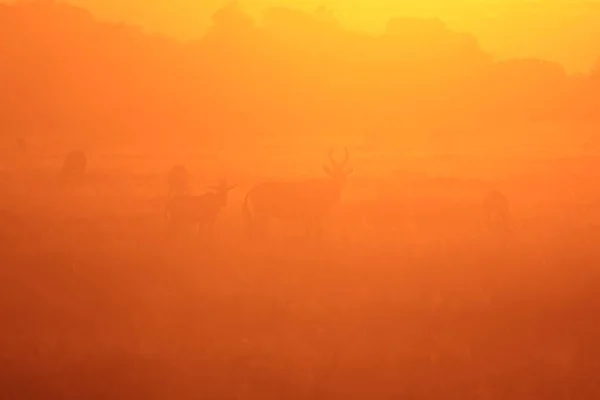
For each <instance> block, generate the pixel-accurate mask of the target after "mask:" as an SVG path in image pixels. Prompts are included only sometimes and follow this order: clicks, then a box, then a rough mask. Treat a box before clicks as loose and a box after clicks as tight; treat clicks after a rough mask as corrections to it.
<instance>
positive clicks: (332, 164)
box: [323, 148, 354, 185]
mask: <svg viewBox="0 0 600 400" xmlns="http://www.w3.org/2000/svg"><path fill="white" fill-rule="evenodd" d="M328 157H329V165H326V164H323V171H325V173H326V174H327V175H329V176H330V177H331V178H332V179H333V180H334V182H336V183H338V184H340V185H344V184H345V183H346V178H348V176H349V175H350V174H351V173H352V172H354V169H353V168H352V167H348V166H347V164H348V161H349V160H350V153H349V152H348V149H347V148H344V159H343V160H342V161H340V162H338V161H336V160H335V159H334V158H333V149H329V154H328Z"/></svg>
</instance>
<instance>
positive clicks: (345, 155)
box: [340, 147, 350, 165]
mask: <svg viewBox="0 0 600 400" xmlns="http://www.w3.org/2000/svg"><path fill="white" fill-rule="evenodd" d="M349 160H350V152H349V151H348V148H347V147H344V160H343V161H342V162H341V163H340V165H345V164H346V163H347V162H348V161H349Z"/></svg>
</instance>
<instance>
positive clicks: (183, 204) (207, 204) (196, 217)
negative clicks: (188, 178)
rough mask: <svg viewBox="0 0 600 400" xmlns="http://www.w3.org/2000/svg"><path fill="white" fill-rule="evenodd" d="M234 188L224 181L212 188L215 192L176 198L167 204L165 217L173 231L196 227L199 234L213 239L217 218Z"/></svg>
mask: <svg viewBox="0 0 600 400" xmlns="http://www.w3.org/2000/svg"><path fill="white" fill-rule="evenodd" d="M233 188H235V186H231V185H229V184H228V183H227V180H225V179H222V180H221V181H220V182H219V184H218V185H214V186H210V189H212V190H213V192H207V193H204V194H202V195H199V196H191V195H181V196H174V197H172V198H171V199H170V200H169V202H168V204H167V207H166V210H165V217H166V219H167V220H168V221H169V222H170V224H171V228H172V229H176V228H178V227H182V226H186V225H188V226H189V225H194V226H195V227H196V228H197V231H198V233H202V232H205V233H206V234H208V235H209V236H210V237H212V236H213V233H214V226H215V223H216V221H217V218H218V216H219V214H220V213H221V210H222V209H223V208H224V207H226V206H227V195H228V193H229V191H230V190H232V189H233Z"/></svg>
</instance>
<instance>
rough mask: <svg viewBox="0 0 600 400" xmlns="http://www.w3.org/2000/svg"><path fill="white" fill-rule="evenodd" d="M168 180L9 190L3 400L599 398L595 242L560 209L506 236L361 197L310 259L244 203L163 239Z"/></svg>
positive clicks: (451, 217) (290, 230) (463, 212)
mask: <svg viewBox="0 0 600 400" xmlns="http://www.w3.org/2000/svg"><path fill="white" fill-rule="evenodd" d="M161 179H162V177H161V176H146V177H140V176H136V177H132V178H131V179H128V180H126V182H125V181H124V178H122V177H121V178H119V179H116V178H115V179H105V180H102V179H98V180H97V181H96V182H95V184H94V185H92V186H90V187H87V188H81V189H77V190H66V189H56V188H52V185H51V184H50V183H48V185H47V186H44V185H41V184H40V183H39V182H37V183H34V182H33V181H31V182H29V181H27V180H7V182H9V183H8V184H6V185H4V195H3V198H2V199H3V210H4V211H3V213H2V215H1V216H0V219H1V222H2V223H1V224H0V234H1V235H2V236H1V237H0V239H1V240H0V246H1V248H0V250H1V252H0V275H1V276H0V289H1V293H2V296H1V299H2V301H1V302H0V359H1V362H0V369H1V370H0V398H1V399H11V400H12V399H261V400H265V399H367V398H372V399H478V400H480V399H481V400H482V399H486V400H487V399H595V398H598V396H600V383H599V382H598V379H597V377H598V376H599V374H600V361H599V360H600V339H599V338H600V325H599V324H598V322H597V314H598V310H600V297H599V295H598V293H599V289H600V270H599V268H598V266H599V265H600V263H599V261H600V251H599V250H598V244H599V243H600V234H599V233H598V232H596V230H595V229H594V227H593V224H591V222H590V221H581V217H579V216H578V215H579V214H577V213H576V212H575V211H568V210H573V209H576V208H577V207H576V204H570V203H568V201H570V200H568V198H567V197H566V196H565V197H563V198H562V199H561V201H562V203H557V202H555V203H552V204H551V206H552V207H551V206H550V205H549V206H547V207H546V208H545V209H543V208H539V207H538V210H542V211H539V212H538V214H535V213H533V212H531V211H528V212H529V214H527V212H526V211H527V210H532V209H533V206H531V204H533V203H532V201H530V203H531V204H530V205H529V208H527V207H526V204H525V202H519V201H518V199H517V201H515V203H516V204H517V205H519V204H520V205H521V207H520V208H519V207H516V208H517V210H521V211H522V213H521V215H517V216H515V217H514V218H515V221H517V222H518V223H516V224H515V231H514V235H513V236H512V237H510V238H504V239H501V238H499V237H497V236H494V235H493V234H492V233H491V232H488V231H486V230H485V229H484V228H483V226H482V225H481V216H480V214H479V211H480V210H479V208H478V207H479V206H478V205H479V204H480V203H479V201H480V197H477V196H475V197H468V199H467V197H462V198H461V197H453V200H452V201H449V197H447V198H442V199H441V200H440V197H439V194H436V196H433V195H430V196H429V197H427V198H428V199H429V203H426V202H424V200H423V199H424V197H420V198H416V197H414V196H413V198H412V202H410V201H408V200H407V199H408V198H409V197H410V196H404V197H402V199H403V201H404V203H401V202H400V201H401V200H400V197H398V198H396V199H392V200H390V199H388V202H387V203H379V206H377V204H378V203H376V200H370V201H371V203H368V202H362V203H361V202H359V201H358V199H359V198H362V199H366V198H367V197H366V196H362V197H360V196H357V195H356V193H358V192H359V191H355V192H354V195H352V194H351V195H350V196H349V201H348V202H347V203H346V205H345V206H344V207H342V208H341V209H340V211H338V213H337V214H335V215H336V217H333V218H332V220H331V221H330V225H329V226H328V227H329V228H330V229H328V231H327V232H328V233H327V235H326V238H325V241H324V243H323V244H322V245H321V246H315V245H309V244H307V243H304V242H302V241H300V240H298V233H297V230H296V229H295V227H293V226H284V225H280V226H274V227H273V231H272V232H271V237H270V238H269V239H268V240H267V241H266V242H264V243H256V242H251V241H249V240H247V238H245V237H244V236H243V234H242V232H243V230H242V223H241V217H240V202H241V199H242V198H243V195H244V194H245V189H246V188H245V187H241V188H239V190H237V191H236V193H233V192H232V198H231V201H230V206H229V207H228V208H227V209H226V210H225V211H224V213H223V215H222V218H221V220H220V222H219V225H218V227H217V232H216V239H215V241H214V242H213V243H209V242H206V241H204V240H202V239H201V238H200V237H197V236H195V235H193V234H181V236H178V237H172V236H169V235H168V234H167V229H166V225H165V221H164V220H163V214H162V212H163V207H164V201H165V199H164V196H163V195H162V194H161V190H163V189H162V188H163V186H162V185H163V181H162V180H161ZM10 182H12V183H10ZM15 182H16V183H15ZM106 182H109V183H110V184H107V183H106ZM17 183H19V184H17ZM198 186H199V187H201V186H202V183H198ZM515 187H516V186H515ZM163 193H164V192H163ZM350 193H352V192H350ZM513 193H516V194H517V195H518V194H519V192H518V191H517V190H516V189H515V190H514V191H513ZM539 197H540V198H543V196H541V195H540V196H539ZM436 198H437V199H438V203H435V202H434V201H433V200H432V199H436ZM528 198H529V199H531V198H532V197H531V196H530V197H528ZM409 200H410V199H409ZM409 204H412V206H413V207H414V205H415V204H420V206H421V208H419V210H421V212H420V213H416V211H415V212H414V213H413V212H407V211H406V207H409ZM427 204H429V206H427ZM440 204H446V205H448V204H453V207H452V210H455V211H454V212H455V214H453V213H452V212H450V211H446V212H440V211H439V210H440V208H439V205H440ZM559 206H560V207H559ZM398 209H404V210H405V211H404V212H401V211H398ZM408 209H410V208H408ZM449 209H450V208H449ZM449 209H448V210H449ZM365 210H371V211H365ZM412 210H417V209H416V208H413V209H412ZM423 210H429V211H427V212H426V211H423ZM431 210H437V211H435V212H434V211H431ZM468 210H470V211H471V213H470V214H469V213H468V212H467V211H468ZM552 210H554V212H551V211H552ZM556 210H562V211H560V212H559V211H556ZM417 214H418V216H419V217H418V218H414V216H415V215H417ZM559 214H560V217H561V218H558V217H557V215H559ZM365 215H367V216H368V217H367V218H365ZM410 217H412V220H411V219H410ZM336 218H337V219H336ZM408 220H410V223H407V222H406V221H408ZM519 221H520V222H519ZM340 222H344V223H343V224H340ZM340 226H341V228H340ZM407 226H408V227H407Z"/></svg>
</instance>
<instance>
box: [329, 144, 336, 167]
mask: <svg viewBox="0 0 600 400" xmlns="http://www.w3.org/2000/svg"><path fill="white" fill-rule="evenodd" d="M327 157H329V162H331V165H338V162H337V161H335V158H333V147H330V148H329V153H327Z"/></svg>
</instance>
